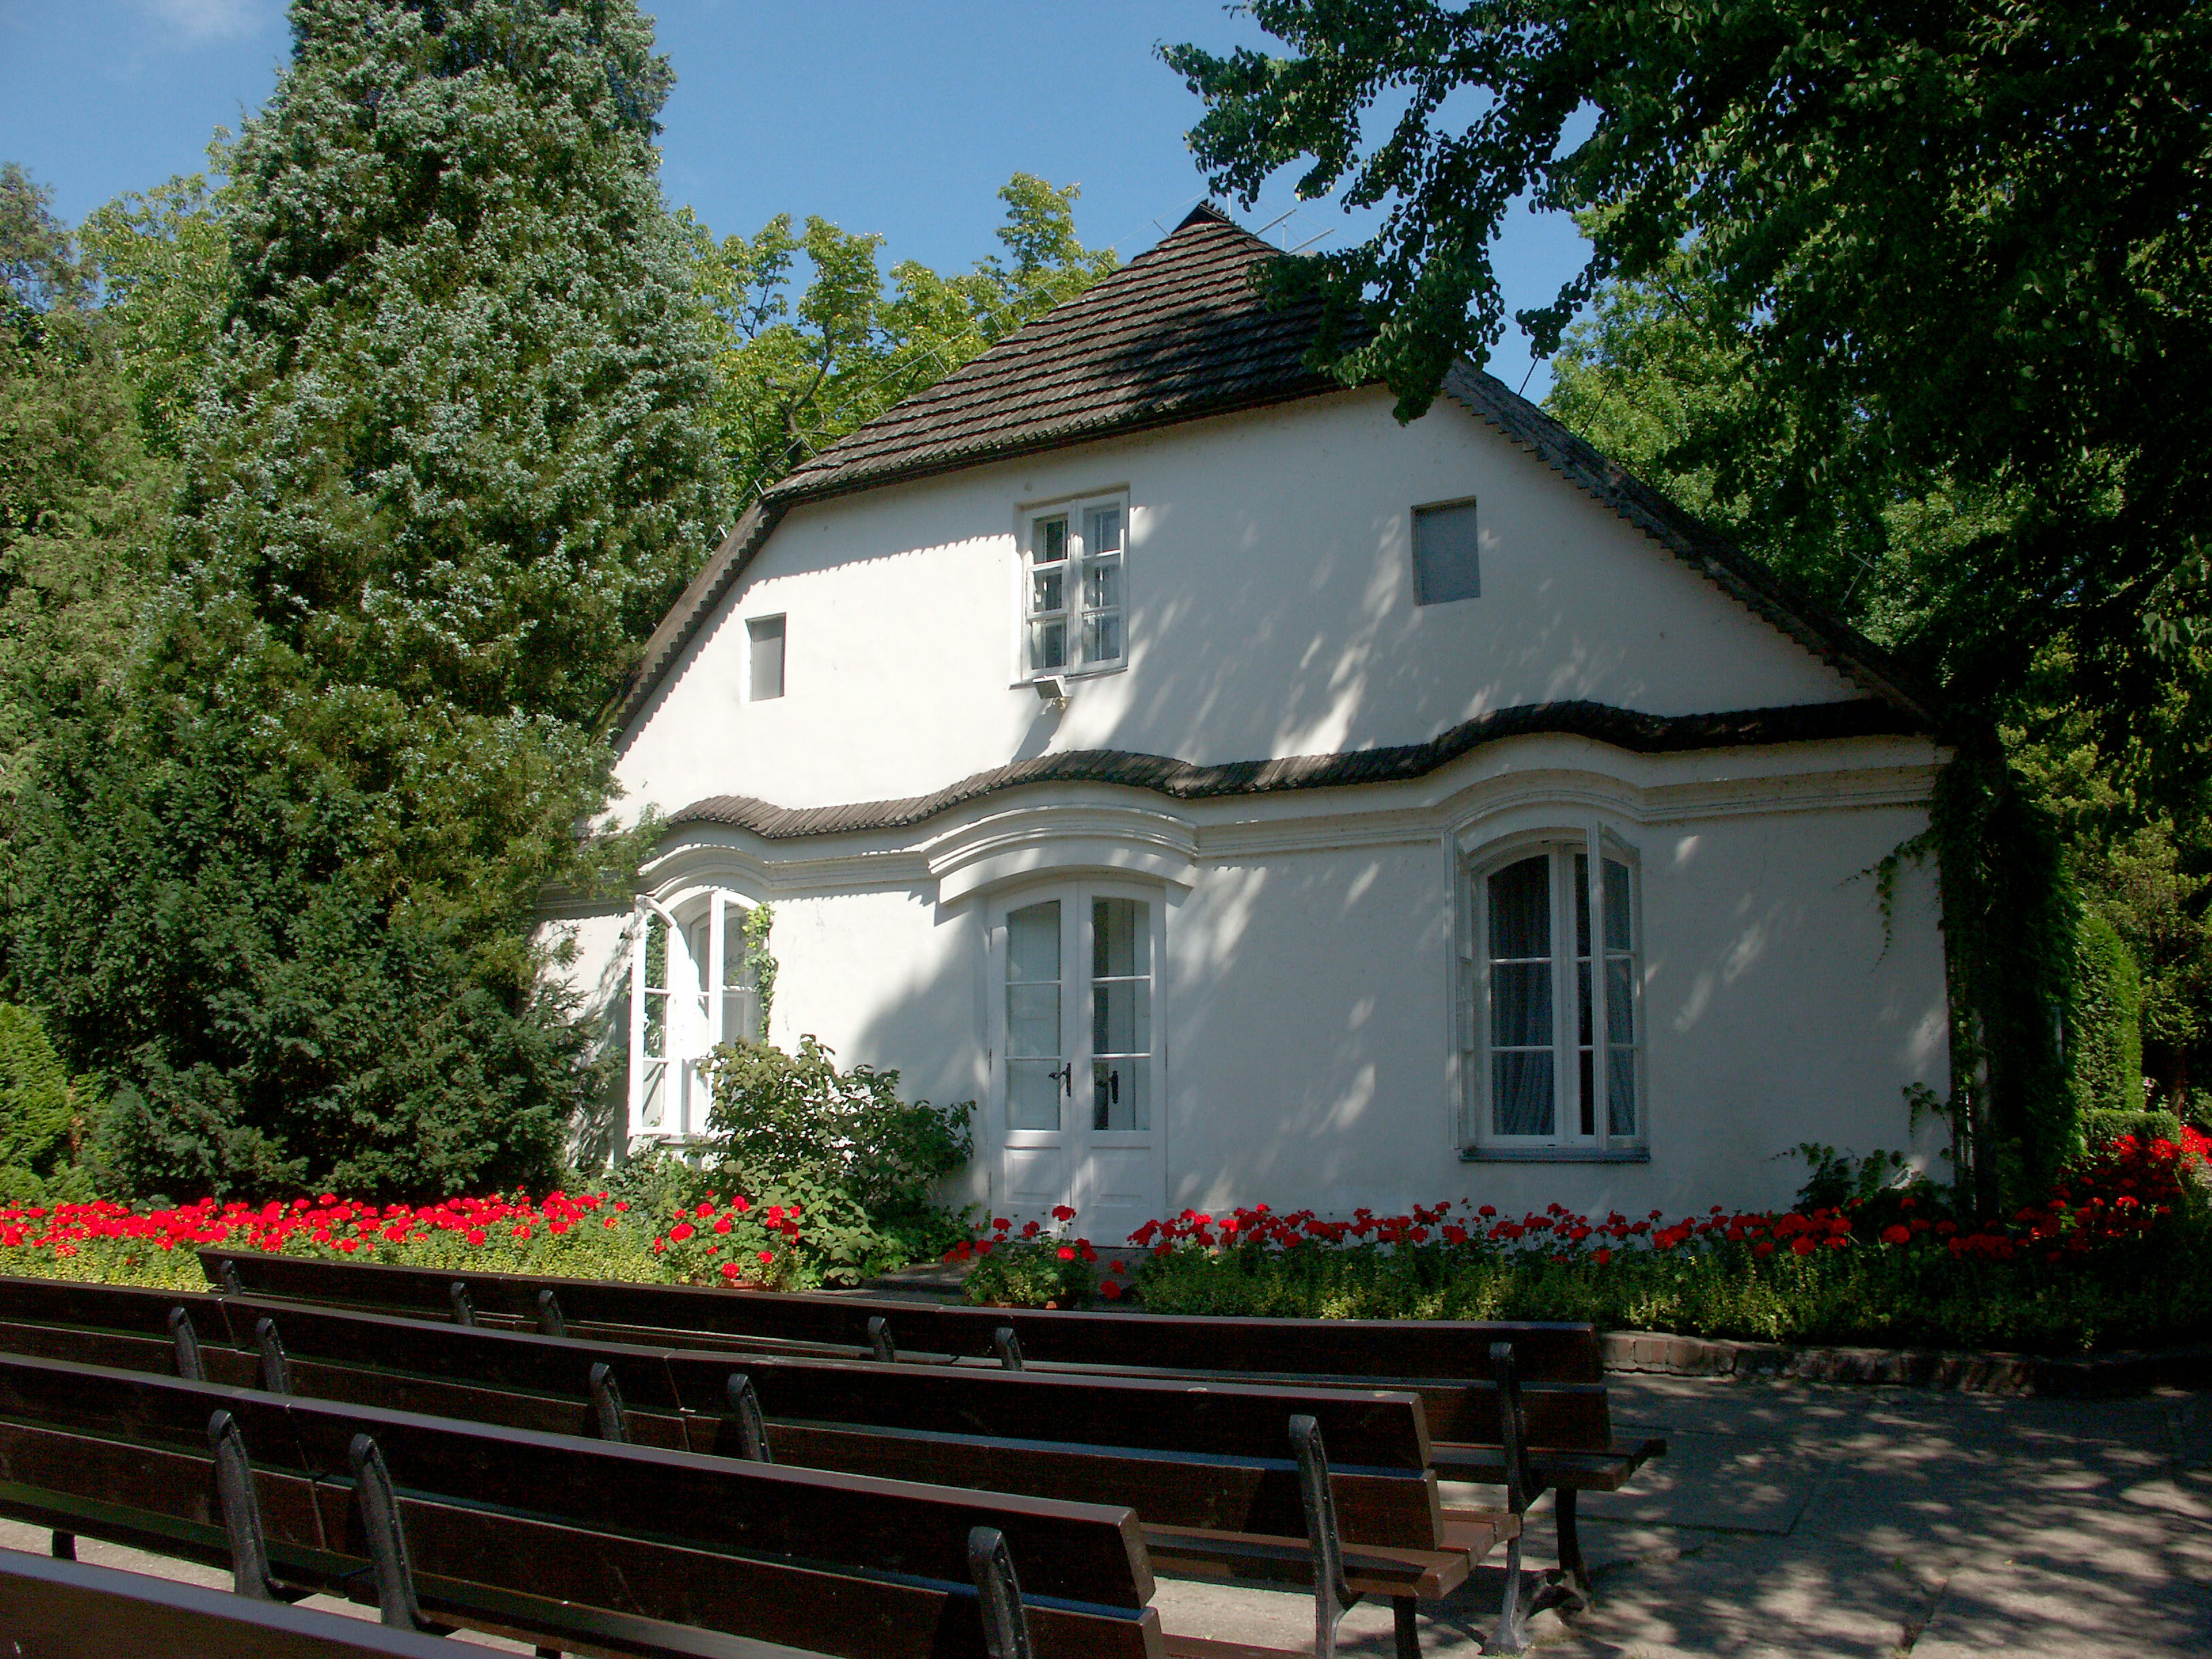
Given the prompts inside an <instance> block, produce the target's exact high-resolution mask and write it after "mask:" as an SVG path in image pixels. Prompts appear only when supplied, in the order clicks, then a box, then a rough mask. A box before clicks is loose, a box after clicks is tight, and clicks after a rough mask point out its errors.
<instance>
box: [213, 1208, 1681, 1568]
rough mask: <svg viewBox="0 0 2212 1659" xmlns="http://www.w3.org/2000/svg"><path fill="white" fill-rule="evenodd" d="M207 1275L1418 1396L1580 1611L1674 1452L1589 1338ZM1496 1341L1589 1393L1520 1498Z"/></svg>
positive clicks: (1544, 1429)
mask: <svg viewBox="0 0 2212 1659" xmlns="http://www.w3.org/2000/svg"><path fill="white" fill-rule="evenodd" d="M200 1261H201V1265H202V1268H203V1270H204V1272H205V1273H206V1274H207V1277H208V1279H209V1280H210V1283H211V1284H218V1285H222V1284H225V1283H226V1282H227V1283H228V1285H229V1286H231V1287H234V1288H235V1289H236V1290H238V1291H241V1292H243V1291H252V1292H254V1293H255V1294H258V1295H264V1296H276V1297H287V1298H297V1299H301V1300H305V1301H308V1302H315V1303H328V1304H347V1305H352V1306H356V1307H362V1308H378V1309H384V1310H392V1311H405V1312H410V1313H413V1314H415V1315H416V1316H420V1317H425V1318H453V1317H455V1316H457V1314H463V1313H465V1316H467V1317H469V1318H471V1319H474V1320H477V1321H479V1322H494V1321H496V1322H501V1323H502V1324H506V1325H513V1326H522V1325H527V1326H532V1327H535V1328H544V1329H549V1330H550V1329H564V1330H574V1332H575V1333H576V1334H580V1335H584V1334H589V1335H604V1336H609V1337H613V1338H616V1339H617V1340H634V1341H641V1342H646V1343H674V1344H678V1345H680V1346H684V1347H687V1348H688V1347H696V1346H701V1345H702V1342H709V1341H711V1342H715V1343H718V1344H721V1345H726V1346H733V1347H738V1348H742V1349H748V1350H755V1349H762V1348H767V1349H771V1350H773V1349H790V1350H794V1351H803V1350H806V1349H810V1348H811V1349H813V1350H816V1351H824V1352H826V1351H832V1350H841V1349H842V1350H843V1351H846V1352H859V1353H864V1354H871V1355H872V1356H874V1357H876V1358H879V1359H890V1358H896V1357H897V1356H899V1355H902V1354H905V1355H909V1356H912V1357H916V1358H938V1359H951V1360H956V1361H963V1362H967V1363H970V1364H974V1363H984V1364H1000V1365H1005V1364H1019V1365H1023V1366H1025V1367H1028V1368H1030V1369H1033V1370H1079V1371H1086V1372H1090V1371H1109V1372H1115V1373H1120V1374H1126V1375H1130V1376H1177V1377H1183V1378H1187V1379H1190V1380H1201V1379H1206V1378H1214V1377H1224V1376H1235V1377H1239V1378H1243V1379H1246V1380H1249V1381H1254V1382H1260V1381H1275V1382H1283V1383H1298V1384H1301V1385H1316V1386H1327V1387H1340V1386H1351V1387H1369V1388H1375V1387H1382V1388H1403V1389H1413V1391H1415V1392H1416V1393H1419V1395H1421V1396H1422V1398H1423V1399H1424V1401H1426V1402H1427V1405H1428V1407H1429V1419H1430V1432H1431V1436H1432V1437H1433V1442H1434V1443H1433V1445H1432V1448H1431V1450H1432V1455H1433V1462H1434V1467H1435V1468H1436V1470H1437V1474H1439V1475H1440V1476H1442V1477H1443V1478H1444V1479H1447V1480H1467V1481H1473V1482H1477V1483H1480V1484H1484V1485H1492V1486H1505V1487H1507V1488H1508V1491H1507V1505H1508V1507H1509V1509H1510V1508H1512V1507H1513V1506H1514V1505H1515V1504H1516V1503H1517V1504H1519V1506H1520V1507H1521V1508H1522V1509H1525V1508H1526V1507H1527V1505H1528V1504H1531V1503H1533V1502H1534V1500H1535V1499H1536V1498H1537V1497H1539V1496H1540V1495H1541V1493H1542V1492H1545V1491H1546V1490H1551V1491H1553V1492H1555V1494H1556V1496H1555V1498H1554V1524H1555V1526H1556V1528H1557V1532H1558V1545H1559V1568H1560V1571H1559V1576H1558V1579H1557V1582H1556V1583H1555V1584H1554V1586H1553V1587H1552V1589H1551V1590H1550V1591H1549V1592H1548V1594H1549V1595H1555V1596H1558V1597H1559V1598H1562V1599H1565V1600H1566V1601H1576V1602H1578V1601H1583V1600H1584V1599H1586V1598H1587V1595H1588V1594H1589V1570H1588V1567H1587V1565H1586V1564H1585V1561H1584V1558H1583V1550H1582V1539H1581V1528H1580V1525H1579V1506H1578V1504H1577V1498H1578V1495H1579V1494H1580V1493H1582V1492H1614V1491H1618V1490H1620V1488H1621V1487H1622V1486H1626V1484H1627V1483H1628V1481H1629V1480H1631V1479H1632V1477H1633V1476H1634V1475H1635V1474H1636V1472H1637V1470H1638V1469H1639V1468H1642V1467H1643V1465H1644V1463H1646V1462H1649V1461H1650V1459H1652V1458H1654V1457H1658V1456H1662V1455H1664V1454H1665V1452H1666V1449H1667V1444H1666V1442H1665V1440H1664V1439H1663V1438H1660V1437H1645V1436H1621V1435H1618V1434H1616V1432H1615V1431H1614V1430H1613V1425H1612V1419H1611V1414H1610V1406H1609V1403H1608V1402H1607V1396H1606V1395H1605V1393H1604V1377H1605V1368H1604V1358H1603V1353H1602V1350H1601V1347H1600V1345H1599V1341H1598V1338H1597V1334H1596V1333H1595V1330H1593V1329H1592V1328H1590V1327H1589V1326H1588V1325H1581V1324H1556V1323H1544V1322H1504V1321H1479V1320H1466V1321H1443V1320H1435V1321H1423V1320H1328V1321H1316V1320H1310V1319H1247V1318H1214V1317H1207V1316H1191V1315H1178V1314H1145V1313H1119V1312H1102V1311H1094V1312H1074V1311H1060V1310H1049V1309H1029V1308H970V1307H959V1306H952V1305H949V1304H933V1303H923V1302H915V1301H907V1300H902V1299H898V1298H894V1297H855V1296H842V1295H781V1294H771V1293H765V1292H732V1291H726V1290H714V1289H702V1288H694V1287H691V1286H686V1285H630V1284H623V1283H617V1282H614V1281H608V1280H580V1279H552V1278H545V1277H538V1276H534V1275H531V1274H524V1273H465V1274H459V1275H455V1274H450V1273H445V1274H441V1273H433V1272H431V1271H429V1270H428V1269H424V1268H416V1267H392V1266H386V1265H381V1264H358V1265H356V1264H355V1263H351V1262H334V1261H315V1260H313V1259H310V1258H307V1257H300V1256H284V1255H266V1254H261V1253H257V1252H239V1251H229V1250H216V1249H205V1250H202V1251H201V1252H200ZM226 1263H228V1266H227V1267H226V1265H225V1264H226ZM1501 1343H1503V1344H1506V1345H1509V1346H1510V1348H1511V1350H1512V1356H1513V1358H1512V1364H1513V1370H1514V1372H1515V1376H1516V1381H1517V1382H1518V1383H1519V1385H1520V1387H1521V1389H1522V1392H1523V1395H1524V1397H1525V1398H1527V1399H1528V1400H1529V1401H1531V1402H1532V1403H1533V1402H1534V1400H1535V1398H1536V1391H1537V1390H1539V1389H1571V1388H1576V1387H1582V1388H1585V1389H1590V1390H1593V1391H1594V1402H1595V1403H1593V1404H1590V1405H1588V1406H1586V1407H1583V1408H1582V1409H1580V1410H1577V1411H1575V1412H1573V1413H1567V1414H1565V1415H1564V1416H1563V1417H1561V1418H1559V1419H1554V1418H1553V1416H1552V1414H1550V1413H1548V1412H1546V1411H1541V1410H1539V1411H1537V1412H1536V1413H1535V1414H1534V1416H1532V1417H1531V1419H1530V1420H1529V1422H1528V1439H1527V1440H1526V1441H1525V1442H1524V1446H1525V1449H1526V1453H1527V1468H1528V1475H1527V1480H1526V1483H1525V1486H1522V1488H1521V1489H1520V1490H1518V1491H1516V1490H1514V1489H1513V1487H1512V1486H1511V1484H1510V1483H1509V1482H1508V1480H1507V1479H1506V1473H1507V1472H1506V1468H1505V1457H1504V1447H1503V1431H1502V1429H1501V1426H1500V1425H1501V1423H1502V1421H1503V1414H1502V1413H1501V1412H1500V1410H1499V1407H1498V1397H1497V1394H1496V1392H1495V1390H1496V1388H1497V1384H1498V1378H1497V1377H1496V1376H1494V1375H1493V1373H1492V1351H1493V1350H1494V1349H1495V1348H1496V1347H1497V1346H1498V1345H1499V1344H1501Z"/></svg>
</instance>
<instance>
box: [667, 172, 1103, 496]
mask: <svg viewBox="0 0 2212 1659" xmlns="http://www.w3.org/2000/svg"><path fill="white" fill-rule="evenodd" d="M1078 193H1079V187H1078V186H1076V185H1067V186H1066V187H1065V188H1061V187H1057V186H1054V185H1049V184H1047V183H1046V182H1045V181H1044V180H1043V179H1038V178H1035V177H1033V176H1031V175H1030V174H1029V173H1016V174H1015V175H1014V176H1013V178H1012V179H1011V180H1009V181H1008V182H1007V184H1006V187H1005V188H1004V189H1002V190H1000V192H999V198H1000V200H1001V201H1003V202H1005V203H1006V224H1005V225H1003V226H1002V227H1000V231H999V240H1000V242H1001V243H1002V244H1003V245H1004V246H1005V250H1006V252H1005V256H1004V257H1003V258H1001V257H1000V256H997V255H994V256H991V257H989V258H984V259H981V260H979V261H977V263H976V265H975V270H972V271H969V272H966V273H963V274H961V275H957V276H939V274H938V273H937V272H936V271H933V270H931V269H930V268H929V267H928V266H927V265H925V264H921V263H920V262H919V261H917V260H912V259H908V260H902V261H901V262H900V263H899V264H896V265H894V266H893V267H892V268H891V272H890V291H889V292H886V291H885V287H884V277H883V274H882V272H881V271H880V270H878V267H877V264H876V259H877V255H878V252H880V251H881V249H882V247H883V241H884V239H883V238H882V237H881V236H876V235H860V234H847V233H846V232H844V231H842V230H840V229H839V228H837V227H836V225H833V224H831V223H829V221H827V220H825V219H822V218H818V217H815V216H809V217H808V218H807V220H806V224H805V229H804V231H796V230H794V229H793V228H792V221H791V216H789V215H788V214H779V215H777V216H775V218H774V219H771V220H769V222H768V223H767V224H766V225H765V226H763V227H762V228H761V230H760V232H759V234H757V235H755V236H753V237H751V238H750V240H749V239H747V238H745V237H743V236H727V237H725V238H723V239H722V240H720V242H717V241H715V240H714V238H713V237H712V235H711V234H708V231H707V229H706V228H705V227H704V226H702V225H699V224H697V223H696V222H691V224H690V228H691V231H692V234H693V236H694V239H695V246H694V258H695V261H696V264H695V270H696V281H697V283H698V287H699V293H700V295H701V298H702V301H703V303H704V305H705V307H706V309H707V312H708V319H709V320H708V328H709V330H710V331H711V332H712V334H713V336H714V342H715V361H716V366H717V368H719V369H720V390H719V391H718V392H717V393H716V395H715V399H714V405H713V410H712V416H711V418H712V419H713V421H714V426H715V428H716V430H717V432H718V434H719V435H720V441H721V447H722V453H723V456H724V458H725V460H726V465H727V466H728V468H729V473H730V479H731V484H732V490H733V493H734V497H735V500H736V501H737V502H738V504H739V505H740V506H742V505H744V504H745V503H747V502H749V501H750V500H751V499H752V497H753V496H755V495H758V494H759V493H760V492H761V491H762V490H763V489H767V488H768V487H769V485H770V484H773V483H775V481H776V480H777V479H779V478H781V477H783V475H784V474H785V473H787V472H788V471H791V470H792V468H793V467H794V466H797V465H799V463H800V462H801V461H804V460H805V459H806V458H807V457H808V456H810V455H811V454H813V453H815V452H816V451H817V450H819V449H822V448H823V447H826V446H828V445H829V444H831V443H833V442H835V441H836V440H837V439H839V438H842V437H843V436H844V435H846V434H847V433H848V432H850V431H851V430H853V428H855V427H857V426H859V425H860V424H861V423H862V422H866V421H870V420H872V419H874V418H875V417H876V416H878V415H880V414H882V413H883V411H884V410H886V409H889V408H890V406H891V405H892V404H895V403H896V402H898V401H899V399H901V398H908V397H911V396H912V395H913V394H914V393H915V392H919V391H921V389H922V388H923V387H924V386H930V385H932V384H933V383H935V382H936V381H938V380H942V379H943V378H944V377H945V375H947V374H951V372H952V371H953V370H954V369H956V368H959V367H960V366H961V364H963V363H964V362H967V361H968V360H969V358H971V357H974V356H976V355H977V354H978V353H980V352H982V351H984V350H986V349H988V348H989V347H990V346H992V345H994V344H995V343H997V342H998V341H1000V339H1003V338H1004V337H1006V335H1008V334H1010V333H1012V331H1014V330H1016V329H1018V328H1019V327H1020V326H1021V325H1023V324H1024V323H1026V322H1028V321H1030V319H1032V318H1036V317H1040V316H1042V315H1043V314H1044V313H1046V312H1048V311H1049V310H1051V309H1052V307H1054V306H1056V305H1058V304H1060V302H1061V301H1064V300H1071V299H1073V298H1074V297H1075V295H1078V294H1080V293H1081V292H1082V291H1083V290H1084V289H1086V288H1088V287H1089V286H1090V285H1091V283H1095V282H1097V280H1098V279H1099V278H1100V277H1101V276H1105V275H1107V274H1108V273H1109V271H1111V270H1114V268H1115V264H1116V261H1115V257H1114V252H1113V250H1112V249H1110V248H1100V249H1089V248H1085V246H1083V244H1082V243H1081V242H1080V241H1079V240H1077V238H1076V234H1075V211H1074V209H1075V199H1076V197H1077V195H1078ZM801 254H804V255H805V258H806V260H807V262H808V264H810V265H811V267H812V276H811V280H810V281H809V282H808V283H807V285H806V289H805V292H804V293H802V294H800V295H799V296H798V298H797V301H796V303H794V302H793V295H792V285H793V271H794V267H795V265H796V262H797V259H798V258H799V255H801Z"/></svg>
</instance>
